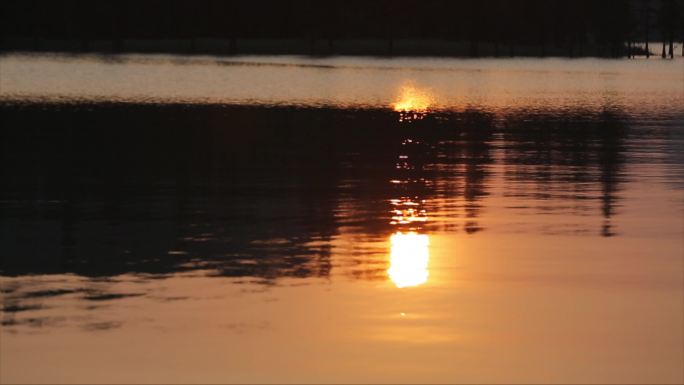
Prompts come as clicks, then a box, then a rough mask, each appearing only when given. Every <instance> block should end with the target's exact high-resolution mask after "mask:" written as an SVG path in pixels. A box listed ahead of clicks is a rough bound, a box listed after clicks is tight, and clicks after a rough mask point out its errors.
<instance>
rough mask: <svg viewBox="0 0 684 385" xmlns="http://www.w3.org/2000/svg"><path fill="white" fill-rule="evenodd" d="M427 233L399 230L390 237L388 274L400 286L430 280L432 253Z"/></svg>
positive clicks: (415, 284) (420, 283)
mask: <svg viewBox="0 0 684 385" xmlns="http://www.w3.org/2000/svg"><path fill="white" fill-rule="evenodd" d="M429 244H430V241H429V237H428V236H427V235H426V234H417V233H413V232H411V233H401V232H397V233H394V234H392V236H391V237H390V267H389V269H388V270H387V274H388V275H389V277H390V279H391V280H392V282H394V284H395V285H396V286H397V287H399V288H402V287H410V286H418V285H422V284H424V283H425V282H427V280H428V276H429V272H428V260H429V259H430V254H429V250H428V245H429Z"/></svg>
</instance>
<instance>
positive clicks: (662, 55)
mask: <svg viewBox="0 0 684 385" xmlns="http://www.w3.org/2000/svg"><path fill="white" fill-rule="evenodd" d="M665 45H666V44H665V42H664V41H663V53H662V54H661V55H660V57H662V58H663V59H665V58H666V57H667V56H666V55H665Z"/></svg>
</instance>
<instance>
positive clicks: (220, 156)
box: [0, 104, 683, 284]
mask: <svg viewBox="0 0 684 385" xmlns="http://www.w3.org/2000/svg"><path fill="white" fill-rule="evenodd" d="M2 115H3V121H4V122H5V123H4V125H5V128H4V129H3V131H2V143H3V149H2V160H1V161H2V179H3V180H4V187H3V189H2V197H1V201H2V211H3V215H2V222H1V223H2V227H3V230H2V231H1V232H0V236H1V237H2V240H1V241H0V242H1V243H2V244H3V246H4V247H3V249H4V253H5V254H6V255H9V256H12V257H10V258H3V261H2V269H1V272H2V274H3V275H8V276H20V275H26V274H65V273H73V274H78V275H82V276H89V277H107V276H115V275H119V274H125V273H145V274H155V275H165V274H172V273H174V272H178V271H185V270H192V269H195V268H201V269H209V270H210V271H211V273H210V274H212V275H218V276H229V277H251V278H255V279H259V280H260V281H261V282H263V283H264V284H268V283H271V282H273V281H274V280H277V279H278V278H280V277H326V276H328V275H329V274H330V270H331V268H332V265H331V260H330V254H331V247H332V246H331V240H332V239H334V238H335V237H337V236H339V235H340V234H341V233H343V232H350V231H353V232H357V233H360V234H363V236H364V237H367V238H368V239H379V238H386V236H387V234H390V233H392V232H393V231H395V230H396V224H392V223H391V222H392V217H393V214H392V209H393V206H392V200H393V199H400V200H402V201H404V200H406V201H411V202H415V203H416V205H417V207H418V209H417V210H416V211H417V212H418V211H420V210H422V211H427V212H430V213H431V214H432V215H431V216H433V215H436V216H437V218H438V219H436V220H432V221H430V222H410V223H408V224H404V227H410V228H411V230H415V229H414V227H418V226H419V227H421V228H426V230H429V231H431V232H433V231H439V232H446V233H449V232H465V233H467V234H476V233H478V232H481V231H486V230H487V228H488V227H489V226H488V223H487V222H486V221H483V220H482V219H480V218H479V216H480V215H479V214H480V212H481V211H483V210H487V205H488V203H487V197H488V196H489V195H490V194H491V190H492V184H493V183H503V186H502V187H503V189H504V190H505V196H507V197H515V198H518V199H524V200H527V201H528V202H527V204H526V205H525V206H521V207H516V208H514V209H513V210H514V211H518V212H524V213H526V214H531V215H578V216H588V217H590V218H591V219H592V220H591V221H587V223H585V224H583V225H582V226H579V227H576V228H573V229H571V231H573V232H576V233H586V234H592V235H594V234H595V235H600V236H604V237H610V236H614V235H617V234H619V232H620V229H619V228H615V226H614V225H613V224H612V222H613V220H614V218H613V217H615V216H618V215H619V207H620V206H621V200H622V194H623V190H624V189H625V184H626V183H627V182H629V181H630V179H631V175H630V171H629V168H630V165H631V164H640V165H643V164H651V165H652V166H655V165H657V164H659V163H662V162H663V161H662V160H655V159H650V158H649V154H648V152H646V153H645V154H642V153H641V152H644V151H648V150H650V151H653V150H658V151H661V152H664V153H665V154H666V155H668V153H669V156H671V157H673V158H674V157H678V156H681V155H680V154H681V153H679V152H678V151H679V150H680V149H681V140H682V138H674V139H675V140H674V142H673V138H671V135H672V133H671V132H670V130H669V129H668V127H667V126H665V127H658V126H656V127H634V125H633V124H632V123H631V122H630V121H629V118H628V117H627V116H625V114H624V113H621V112H620V111H604V112H601V113H591V112H582V111H575V112H570V113H568V112H563V113H560V114H558V113H554V112H553V111H549V112H542V113H539V112H526V111H520V112H516V113H511V114H509V115H506V116H495V115H493V114H491V113H487V112H486V111H477V110H472V111H463V112H459V113H446V112H445V113H439V114H433V115H431V116H429V117H425V118H423V119H420V120H416V121H409V122H400V121H399V120H398V119H397V115H398V114H397V113H396V112H394V111H390V110H382V109H378V110H338V109H323V108H321V109H316V108H310V109H307V108H269V107H253V106H252V107H249V106H247V107H241V106H223V107H221V106H184V105H170V106H155V105H151V106H149V105H128V104H109V105H107V104H104V105H97V104H94V105H77V106H70V105H35V106H34V105H28V106H22V105H18V106H3V107H2ZM662 141H666V144H668V145H671V146H672V147H671V148H668V147H667V145H666V146H663V145H660V144H659V142H662ZM672 142H673V143H672ZM649 147H650V148H649ZM675 160H676V159H672V160H671V161H675ZM665 161H666V162H667V161H668V160H667V159H666V160H665ZM671 166H672V167H671V169H670V170H669V171H670V172H671V173H672V175H670V176H669V177H666V179H670V178H671V180H670V181H671V182H673V184H676V182H677V180H678V178H679V177H680V176H681V171H682V167H683V166H682V165H681V164H674V165H671ZM493 173H501V174H502V175H501V176H502V178H501V179H500V180H498V181H495V180H493V176H492V174H493ZM675 187H678V186H674V185H673V186H672V188H675ZM273 240H276V241H273ZM359 257H360V258H363V256H359ZM374 276H375V275H374V274H373V272H372V271H370V272H366V273H364V274H360V275H359V278H373V277H374Z"/></svg>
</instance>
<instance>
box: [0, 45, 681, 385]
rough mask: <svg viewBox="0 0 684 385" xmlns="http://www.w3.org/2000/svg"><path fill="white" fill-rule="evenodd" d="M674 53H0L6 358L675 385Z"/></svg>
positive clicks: (235, 373)
mask: <svg viewBox="0 0 684 385" xmlns="http://www.w3.org/2000/svg"><path fill="white" fill-rule="evenodd" d="M683 63H684V62H683V60H682V59H681V58H678V59H675V60H674V61H669V60H649V61H646V60H597V59H578V60H562V59H544V60H539V59H514V60H510V59H509V60H498V59H486V60H456V59H416V58H412V59H398V58H397V59H372V58H320V59H312V58H302V57H232V58H215V57H183V56H154V55H128V56H59V55H4V56H0V71H1V72H0V75H1V76H0V113H1V114H2V121H3V124H2V128H1V129H0V136H1V137H0V160H1V161H2V162H1V164H0V177H1V178H2V181H3V182H2V188H1V189H0V244H1V245H2V251H1V254H2V258H1V259H0V299H1V301H2V309H1V310H0V321H1V326H0V382H3V383H15V382H50V383H55V382H62V383H97V382H100V383H121V382H138V383H139V382H155V383H189V382H203V383H212V382H213V383H216V382H243V383H244V382H262V383H263V382H338V383H339V382H366V383H367V382H389V383H398V382H400V383H406V382H432V383H439V382H450V383H454V382H461V383H493V382H500V383H501V382H504V383H511V382H522V383H533V382H542V383H549V382H560V383H681V382H683V381H684V328H683V326H682V325H684V238H683V236H684V109H683V107H682V105H684V70H683V69H682V68H684V67H682V64H683Z"/></svg>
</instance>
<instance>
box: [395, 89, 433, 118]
mask: <svg viewBox="0 0 684 385" xmlns="http://www.w3.org/2000/svg"><path fill="white" fill-rule="evenodd" d="M432 103H433V97H432V95H431V94H430V92H428V91H427V90H421V89H419V88H416V87H415V86H412V85H406V86H403V87H401V89H400V90H399V96H398V100H397V101H396V102H394V103H392V108H393V109H394V111H397V112H399V121H400V122H402V121H412V120H418V119H422V118H423V117H425V114H426V113H427V112H428V108H429V107H430V105H431V104H432Z"/></svg>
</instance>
